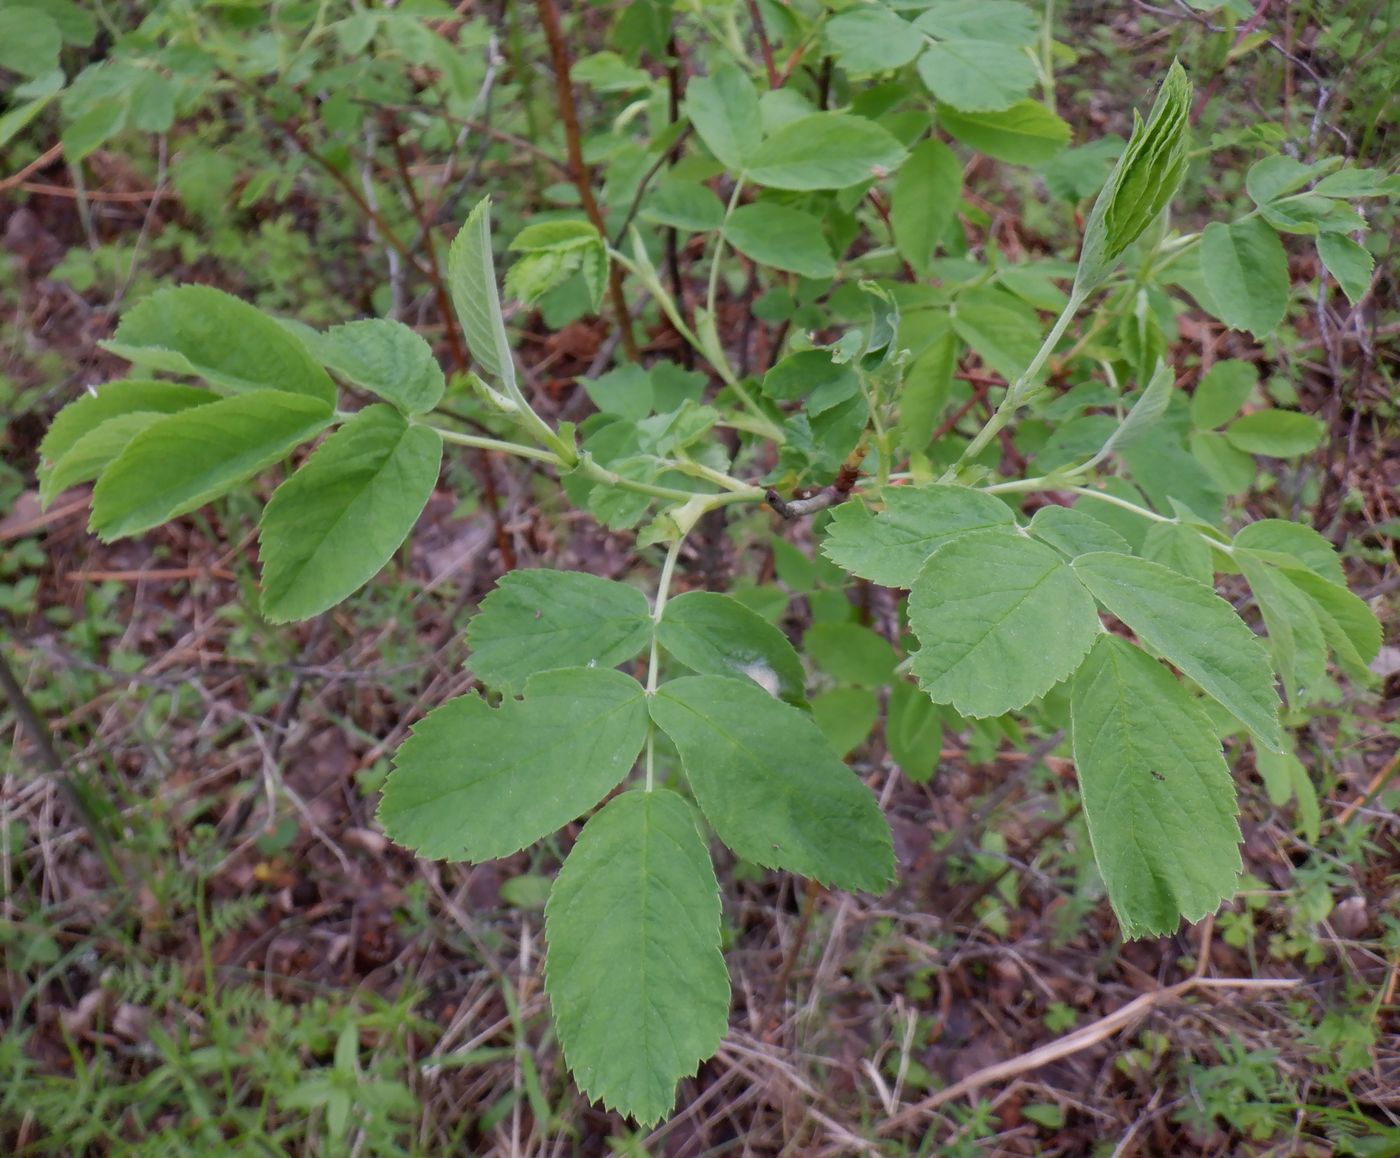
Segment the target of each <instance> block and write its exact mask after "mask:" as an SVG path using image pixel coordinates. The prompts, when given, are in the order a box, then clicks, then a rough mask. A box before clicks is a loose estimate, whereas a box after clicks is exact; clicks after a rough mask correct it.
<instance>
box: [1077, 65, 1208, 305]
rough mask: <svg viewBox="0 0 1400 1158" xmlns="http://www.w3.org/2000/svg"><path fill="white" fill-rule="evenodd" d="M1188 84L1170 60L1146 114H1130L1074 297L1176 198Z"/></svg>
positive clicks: (1087, 237)
mask: <svg viewBox="0 0 1400 1158" xmlns="http://www.w3.org/2000/svg"><path fill="white" fill-rule="evenodd" d="M1190 114H1191V82H1190V80H1188V79H1187V76H1186V71H1185V70H1184V69H1183V68H1182V67H1181V64H1180V62H1178V61H1175V60H1174V61H1172V66H1171V68H1170V69H1169V70H1168V71H1167V75H1166V78H1165V79H1164V80H1163V81H1162V87H1161V88H1160V89H1158V90H1157V99H1156V100H1155V101H1154V102H1153V105H1152V111H1151V112H1150V113H1149V114H1148V115H1147V120H1146V121H1143V120H1142V119H1141V118H1140V117H1138V115H1137V114H1136V113H1134V114H1133V117H1134V125H1133V135H1132V137H1131V138H1130V139H1129V141H1128V147H1127V148H1126V149H1124V150H1123V155H1122V156H1121V157H1119V159H1118V163H1117V165H1115V166H1114V168H1113V172H1112V173H1110V174H1109V177H1108V182H1107V184H1105V185H1104V187H1103V189H1102V191H1101V192H1100V193H1099V196H1098V200H1097V201H1095V202H1094V208H1093V211H1092V212H1091V213H1090V215H1089V223H1088V225H1087V226H1086V227H1085V230H1084V246H1083V249H1082V250H1081V252H1080V257H1079V271H1078V273H1077V274H1076V275H1075V279H1074V280H1075V289H1076V292H1081V293H1082V292H1085V291H1088V290H1091V289H1093V288H1095V287H1096V286H1098V285H1099V284H1100V283H1101V282H1102V281H1103V279H1104V278H1105V277H1106V276H1107V275H1108V273H1109V271H1110V270H1111V269H1112V268H1113V266H1114V264H1115V263H1116V262H1117V260H1118V258H1119V257H1120V256H1122V253H1123V251H1124V250H1125V249H1127V248H1128V246H1130V245H1131V244H1132V243H1133V242H1134V241H1136V240H1137V239H1138V237H1139V236H1141V234H1142V232H1143V230H1145V229H1146V228H1147V227H1148V226H1149V225H1151V224H1152V222H1153V221H1154V220H1156V218H1157V216H1158V214H1160V213H1161V212H1162V210H1163V209H1165V208H1166V207H1167V203H1168V202H1169V201H1170V200H1171V199H1172V198H1173V197H1174V196H1176V191H1177V189H1178V188H1180V187H1181V180H1182V178H1183V177H1184V176H1185V175H1186V144H1187V136H1188V135H1189V117H1190Z"/></svg>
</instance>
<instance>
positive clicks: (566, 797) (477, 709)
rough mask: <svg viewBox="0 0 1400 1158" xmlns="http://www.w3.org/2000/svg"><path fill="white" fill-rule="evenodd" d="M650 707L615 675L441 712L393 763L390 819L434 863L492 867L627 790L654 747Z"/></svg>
mask: <svg viewBox="0 0 1400 1158" xmlns="http://www.w3.org/2000/svg"><path fill="white" fill-rule="evenodd" d="M646 734H647V712H646V697H645V695H644V693H643V692H642V685H641V684H639V683H638V682H637V681H636V680H634V679H633V678H632V677H631V676H625V675H623V674H622V673H621V672H616V671H609V670H607V669H606V668H581V667H580V668H563V669H561V670H557V671H548V672H542V673H541V674H539V675H537V676H534V677H533V678H531V680H530V681H529V683H527V684H526V685H525V697H524V699H520V700H515V699H509V698H507V699H505V700H503V701H502V702H501V706H500V707H499V708H491V707H489V706H487V704H486V701H485V700H482V699H481V698H480V697H478V696H476V695H475V694H472V695H465V696H458V697H457V698H456V699H455V700H448V702H447V703H445V704H443V705H442V706H441V707H438V708H434V709H433V710H432V711H431V712H429V713H428V714H427V715H426V716H424V717H423V719H422V720H420V721H419V722H418V723H417V724H415V725H414V726H413V730H412V732H411V734H410V735H409V738H408V739H407V740H405V741H404V743H403V744H402V746H401V747H400V748H399V750H398V752H397V753H396V754H395V756H394V771H393V772H392V773H391V774H390V776H389V779H388V782H387V783H386V784H385V786H384V795H383V798H382V799H381V800H380V803H379V820H380V823H381V824H383V825H384V831H385V832H386V833H387V834H388V835H389V836H390V838H391V839H393V840H395V841H397V842H398V843H399V844H402V845H404V846H406V847H408V848H411V849H413V850H414V851H415V852H417V853H418V855H419V856H423V857H427V858H430V859H447V860H470V861H484V860H492V859H494V858H496V857H502V856H507V855H509V854H510V853H513V852H516V851H518V850H519V849H522V848H524V847H525V846H526V845H529V844H533V843H534V842H535V841H537V840H540V839H541V838H542V837H546V836H548V835H549V834H550V833H552V832H554V831H555V830H556V829H558V828H560V827H562V826H563V825H565V824H567V823H568V822H569V821H571V820H573V819H574V818H575V817H578V816H580V815H582V814H583V813H584V812H586V811H588V809H590V808H592V807H593V806H594V805H595V804H597V803H598V801H600V800H601V799H602V798H603V797H604V796H606V795H607V794H608V793H609V792H610V791H612V789H614V788H616V787H617V785H618V784H619V783H621V781H622V778H623V777H624V776H626V775H627V773H628V771H629V770H630V769H631V767H632V765H633V764H634V763H635V762H636V759H637V754H638V753H639V752H640V751H641V750H642V744H643V743H644V742H645V741H646Z"/></svg>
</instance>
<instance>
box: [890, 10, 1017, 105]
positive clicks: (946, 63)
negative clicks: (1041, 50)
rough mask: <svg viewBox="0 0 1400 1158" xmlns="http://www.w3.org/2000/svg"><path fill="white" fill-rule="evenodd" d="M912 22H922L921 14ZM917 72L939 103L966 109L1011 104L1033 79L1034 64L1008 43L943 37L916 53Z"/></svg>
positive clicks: (923, 21) (920, 23)
mask: <svg viewBox="0 0 1400 1158" xmlns="http://www.w3.org/2000/svg"><path fill="white" fill-rule="evenodd" d="M916 23H918V24H919V25H920V26H923V25H924V23H925V20H924V18H922V17H921V18H920V19H919V20H918V21H917V22H916ZM918 69H919V76H920V77H921V78H922V80H923V82H924V84H926V85H927V86H928V90H929V92H931V93H933V95H934V96H935V97H937V98H938V100H939V101H940V103H941V104H947V105H951V106H952V107H953V108H955V109H958V110H963V111H966V112H969V113H978V112H996V111H999V110H1001V109H1005V108H1008V107H1010V106H1012V105H1014V104H1015V103H1016V102H1017V101H1019V100H1020V99H1021V98H1022V97H1024V96H1025V95H1026V90H1027V89H1028V88H1030V86H1031V85H1033V84H1034V83H1035V64H1034V63H1033V62H1032V60H1031V58H1030V57H1029V56H1028V55H1027V54H1026V52H1025V51H1024V50H1023V49H1021V48H1019V47H1017V46H1016V45H1012V44H998V43H996V42H995V41H991V40H947V41H939V42H938V43H936V44H931V45H929V47H928V49H927V51H925V52H924V54H923V56H921V57H919V64H918Z"/></svg>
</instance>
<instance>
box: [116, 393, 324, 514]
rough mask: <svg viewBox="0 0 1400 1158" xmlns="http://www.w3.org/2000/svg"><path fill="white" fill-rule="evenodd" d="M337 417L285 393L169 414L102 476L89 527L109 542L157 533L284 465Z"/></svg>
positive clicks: (248, 396)
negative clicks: (172, 521)
mask: <svg viewBox="0 0 1400 1158" xmlns="http://www.w3.org/2000/svg"><path fill="white" fill-rule="evenodd" d="M331 417H332V416H331V408H330V406H329V405H328V404H327V403H325V402H322V401H321V400H319V399H317V398H310V397H307V396H306V395H304V394H284V393H282V392H281V391H280V390H256V391H254V392H252V393H251V394H237V395H234V396H233V397H231V398H222V399H220V400H219V401H218V402H210V403H208V404H207V405H204V406H196V407H194V408H192V409H189V410H183V411H181V412H179V413H178V414H169V415H165V416H164V417H162V418H161V419H160V421H159V422H155V423H153V424H152V425H150V426H148V427H147V428H146V429H145V430H143V431H142V432H141V433H140V434H138V435H137V436H136V437H135V438H133V439H132V440H131V442H130V443H129V444H128V445H127V447H126V449H125V450H123V451H122V453H121V454H120V455H118V456H117V458H116V459H115V460H114V461H113V462H112V464H111V465H110V466H109V467H107V469H106V470H105V471H104V472H103V474H102V477H101V478H100V479H99V480H98V482H97V486H96V488H95V489H94V490H93V493H92V518H91V521H90V522H89V526H90V528H91V529H92V530H93V531H95V532H96V533H97V535H98V536H99V537H100V538H101V539H102V540H103V542H111V541H112V540H113V539H120V538H123V537H124V536H127V535H139V534H140V533H141V532H142V531H147V530H150V529H151V528H152V527H158V526H159V525H160V524H161V523H164V522H166V521H167V520H169V519H173V518H175V517H176V516H177V515H183V514H185V513H186V512H187V511H192V510H194V509H195V508H196V507H200V506H203V505H204V504H205V503H207V502H209V500H210V499H214V498H218V496H219V495H222V494H224V493H226V492H227V491H229V490H232V489H233V487H235V486H237V485H238V484H239V483H240V482H242V481H243V480H244V479H246V478H250V477H251V476H253V475H255V474H257V473H258V471H260V470H265V469H266V468H267V467H269V466H271V465H272V464H273V463H275V462H277V461H279V460H280V459H283V458H285V457H286V456H287V455H288V454H290V453H291V452H292V451H293V450H294V449H296V447H298V446H299V445H301V444H302V443H303V442H306V441H308V440H309V439H312V438H315V437H316V435H317V434H319V433H320V432H321V431H322V430H324V429H325V428H326V427H327V426H329V425H330V423H331Z"/></svg>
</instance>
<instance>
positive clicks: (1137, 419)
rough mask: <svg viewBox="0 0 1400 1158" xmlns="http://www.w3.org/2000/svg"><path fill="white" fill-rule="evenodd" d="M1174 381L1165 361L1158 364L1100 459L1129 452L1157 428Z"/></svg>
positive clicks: (1100, 453)
mask: <svg viewBox="0 0 1400 1158" xmlns="http://www.w3.org/2000/svg"><path fill="white" fill-rule="evenodd" d="M1173 381H1174V379H1173V376H1172V368H1171V367H1170V366H1168V365H1167V364H1166V363H1165V362H1158V363H1157V369H1156V370H1155V371H1154V372H1153V374H1152V378H1151V379H1150V380H1149V381H1148V383H1147V385H1146V386H1145V387H1144V388H1143V390H1142V393H1140V394H1139V395H1138V396H1137V401H1135V402H1134V403H1133V408H1132V409H1131V410H1129V411H1128V413H1127V416H1126V417H1125V418H1124V419H1123V421H1122V422H1120V423H1119V424H1118V425H1117V426H1116V427H1115V428H1114V431H1113V433H1112V434H1110V435H1109V436H1108V440H1107V441H1106V442H1105V443H1104V444H1103V449H1102V450H1100V451H1099V453H1098V455H1097V457H1098V458H1106V457H1107V456H1108V455H1110V454H1112V453H1113V452H1114V451H1121V450H1127V449H1128V448H1129V447H1130V446H1132V445H1133V444H1134V443H1136V442H1138V441H1140V440H1141V439H1142V438H1143V436H1144V435H1146V434H1147V433H1148V432H1149V431H1151V430H1152V428H1153V427H1154V426H1156V425H1157V423H1158V422H1159V421H1160V420H1161V417H1162V415H1163V414H1165V413H1166V412H1167V404H1168V403H1169V402H1171V398H1172V384H1173Z"/></svg>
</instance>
